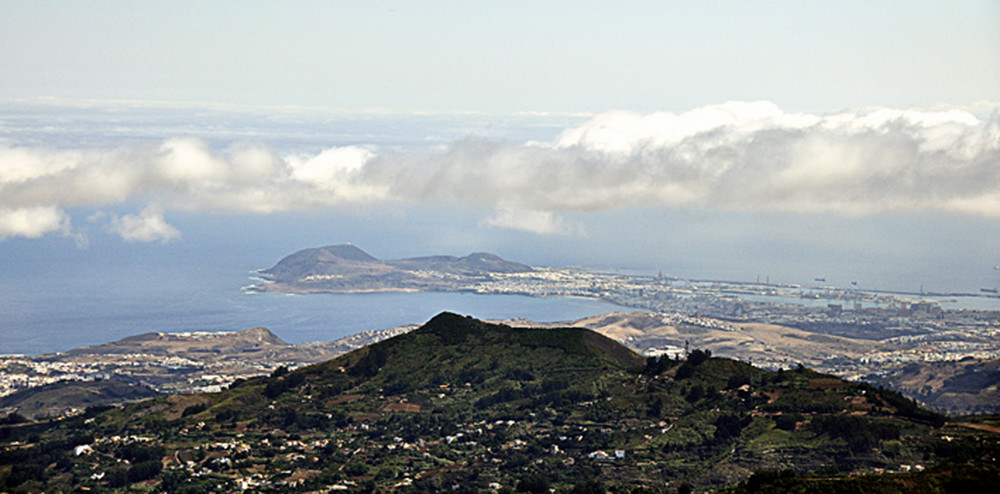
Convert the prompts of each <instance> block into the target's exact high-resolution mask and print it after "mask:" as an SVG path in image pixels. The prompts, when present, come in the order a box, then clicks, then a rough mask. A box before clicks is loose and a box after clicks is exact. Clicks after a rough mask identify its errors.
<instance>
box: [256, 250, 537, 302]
mask: <svg viewBox="0 0 1000 494" xmlns="http://www.w3.org/2000/svg"><path fill="white" fill-rule="evenodd" d="M532 271H534V269H533V268H532V267H530V266H526V265H524V264H519V263H516V262H510V261H505V260H503V259H501V258H500V257H499V256H496V255H494V254H489V253H486V252H475V253H472V254H469V255H467V256H465V257H455V256H427V257H414V258H409V259H397V260H388V261H383V260H379V259H376V258H375V257H373V256H371V255H369V254H368V253H367V252H365V251H363V250H361V249H359V248H357V247H355V246H353V245H350V244H341V245H331V246H327V247H319V248H315V249H305V250H300V251H298V252H296V253H294V254H291V255H289V256H287V257H285V258H284V259H282V260H281V261H279V262H278V264H276V265H275V266H274V267H272V268H270V269H266V270H262V271H260V274H261V276H262V277H263V278H264V279H265V280H266V281H267V283H264V284H260V285H253V286H250V287H248V288H247V290H248V291H256V292H281V293H358V292H415V291H475V289H476V287H477V286H479V285H480V284H481V283H483V282H485V281H489V280H490V279H492V278H491V276H492V275H493V274H495V273H502V274H512V273H529V272H532Z"/></svg>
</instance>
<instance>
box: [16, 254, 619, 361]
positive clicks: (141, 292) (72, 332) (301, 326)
mask: <svg viewBox="0 0 1000 494" xmlns="http://www.w3.org/2000/svg"><path fill="white" fill-rule="evenodd" d="M28 242H30V241H21V240H16V239H15V240H10V241H8V244H6V245H3V247H4V249H2V250H0V254H2V255H3V257H2V261H3V262H2V263H0V354H29V355H34V354H40V353H51V352H59V351H65V350H69V349H72V348H78V347H81V346H87V345H94V344H100V343H105V342H109V341H115V340H118V339H121V338H124V337H127V336H130V335H135V334H141V333H146V332H168V333H169V332H186V331H238V330H243V329H248V328H252V327H257V326H264V327H267V328H269V329H270V330H271V331H273V332H274V333H275V334H277V335H278V336H279V337H281V338H282V339H284V340H285V341H287V342H289V343H304V342H311V341H330V340H335V339H337V338H340V337H343V336H347V335H350V334H354V333H357V332H359V331H364V330H370V329H383V328H390V327H394V326H399V325H404V324H410V323H422V322H425V321H427V320H428V319H430V318H431V317H433V316H434V315H435V314H437V313H439V312H442V311H451V312H456V313H460V314H464V315H472V316H474V317H478V318H495V319H500V318H511V317H523V318H528V319H532V320H535V321H564V320H572V319H576V318H580V317H585V316H589V315H594V314H601V313H605V312H611V311H615V310H623V309H622V308H621V307H618V306H614V305H611V304H607V303H602V302H598V301H592V300H583V299H575V298H550V299H538V298H530V297H523V296H493V295H489V296H487V295H475V294H463V293H379V294H315V295H284V294H271V293H267V294H250V293H245V292H244V291H242V290H241V287H243V286H246V285H248V284H250V283H252V279H251V278H252V277H253V275H254V273H253V271H254V270H256V269H261V268H267V267H270V266H271V265H273V264H274V263H275V262H276V261H277V260H278V259H279V258H280V257H275V258H270V259H268V258H266V256H261V255H259V253H257V252H255V251H254V250H253V249H252V248H244V249H236V250H228V249H224V250H215V251H212V250H211V249H209V250H208V251H207V252H205V251H203V252H190V251H189V250H188V249H186V248H182V247H181V246H179V245H174V246H164V247H159V249H157V248H156V247H152V248H151V247H149V246H134V247H132V246H125V247H122V248H116V249H102V248H96V247H95V246H91V247H90V248H87V249H76V248H72V247H71V248H68V249H67V248H65V246H63V247H62V248H55V247H53V248H52V250H51V251H48V249H46V247H47V246H49V244H50V243H46V242H38V241H35V243H34V244H29V243H28ZM11 243H14V244H17V243H23V244H24V245H22V246H20V247H27V246H30V247H32V248H14V247H18V246H14V245H10V244H11ZM150 251H153V252H150Z"/></svg>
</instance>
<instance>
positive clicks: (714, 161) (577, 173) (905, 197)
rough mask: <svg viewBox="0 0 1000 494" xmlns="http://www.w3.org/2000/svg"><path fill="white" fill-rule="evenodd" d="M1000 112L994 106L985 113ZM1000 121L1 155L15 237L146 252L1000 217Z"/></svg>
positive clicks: (811, 120) (676, 127) (6, 219)
mask: <svg viewBox="0 0 1000 494" xmlns="http://www.w3.org/2000/svg"><path fill="white" fill-rule="evenodd" d="M977 108H979V109H982V108H994V109H996V108H997V107H996V106H995V105H993V106H990V105H978V106H977ZM998 115H1000V113H997V112H996V110H994V113H993V116H992V117H989V118H986V119H982V118H980V117H977V116H976V115H974V114H973V113H972V112H971V110H969V109H962V108H939V109H934V110H910V109H904V110H899V109H890V108H870V109H862V110H857V111H849V112H841V113H836V114H829V115H814V114H806V113H789V112H784V111H782V110H781V109H780V108H778V107H777V106H776V105H774V104H772V103H770V102H731V103H724V104H720V105H712V106H706V107H702V108H696V109H693V110H690V111H687V112H683V113H670V112H656V113H649V114H638V113H631V112H609V113H604V114H600V115H596V116H594V117H593V118H591V119H590V120H588V121H586V122H584V123H582V124H580V125H578V126H575V127H571V128H567V129H564V130H563V131H562V132H561V133H560V134H559V135H558V137H556V138H555V139H553V140H552V141H551V142H542V143H539V142H523V143H522V142H505V141H495V140H488V139H477V138H468V139H463V140H459V141H456V142H453V143H452V144H450V145H449V146H446V147H444V148H440V147H435V148H428V149H423V150H412V151H405V152H404V151H385V152H380V151H378V150H377V149H375V148H370V147H367V146H362V145H360V144H359V145H353V146H338V147H331V148H329V149H326V150H323V151H321V152H318V153H315V154H308V155H303V154H289V155H284V156H283V155H280V154H278V153H277V152H276V151H274V150H273V149H272V148H270V147H268V146H267V145H266V143H250V144H247V143H244V144H237V145H233V146H230V147H228V148H224V149H216V148H214V147H213V146H211V145H209V144H208V143H207V141H204V140H201V139H196V138H190V137H185V138H171V137H169V136H165V137H166V138H165V139H164V140H163V141H162V142H160V143H158V144H145V145H130V146H123V147H120V148H114V149H70V150H53V149H47V148H44V147H39V146H18V145H15V144H0V238H6V237H11V236H24V237H37V236H40V235H44V234H46V233H50V232H60V231H61V232H64V233H65V232H68V231H69V224H70V220H69V218H68V216H67V215H66V213H65V211H66V210H68V209H69V208H74V207H88V208H97V209H100V208H105V207H110V206H117V205H121V204H125V203H135V202H139V203H145V204H156V205H157V207H156V208H147V209H145V210H144V211H142V212H140V213H138V214H131V215H124V216H121V217H116V216H108V217H107V218H105V219H104V220H103V221H107V222H108V227H107V228H108V230H109V231H114V232H115V233H118V234H120V235H122V236H123V237H124V238H126V239H130V240H133V241H163V240H170V239H173V238H177V236H178V234H179V233H178V232H177V230H176V229H174V228H173V227H171V226H170V225H168V224H167V223H166V222H165V221H164V219H163V212H164V211H169V210H184V211H188V212H193V213H200V212H220V211H225V212H242V213H258V214H266V213H271V212H276V211H296V210H316V209H323V208H366V207H377V206H378V205H380V204H384V203H396V204H403V205H406V204H426V203H434V204H454V205H456V206H459V207H476V208H484V209H487V210H492V211H494V213H493V214H492V215H490V216H488V217H486V218H484V219H483V220H482V222H481V225H483V226H490V227H497V228H511V229H519V230H523V231H529V232H534V233H538V234H542V235H550V234H561V235H566V234H570V235H572V234H581V233H582V229H581V228H580V226H579V225H576V224H570V223H568V222H567V221H566V220H565V219H564V217H565V216H566V214H567V213H587V212H594V211H604V210H611V209H616V208H623V207H640V208H641V207H647V206H649V207H676V208H712V209H720V210H736V211H781V212H797V213H805V214H808V213H816V212H823V213H834V214H841V215H868V214H875V213H883V212H914V211H947V212H953V213H958V214H975V215H985V216H991V217H1000V207H998V206H1000V165H998V164H1000V117H998Z"/></svg>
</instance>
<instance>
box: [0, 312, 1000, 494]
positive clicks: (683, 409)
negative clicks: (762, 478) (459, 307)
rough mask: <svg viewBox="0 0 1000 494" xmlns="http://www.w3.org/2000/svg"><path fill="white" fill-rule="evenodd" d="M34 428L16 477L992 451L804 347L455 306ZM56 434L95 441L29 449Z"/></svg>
mask: <svg viewBox="0 0 1000 494" xmlns="http://www.w3.org/2000/svg"><path fill="white" fill-rule="evenodd" d="M995 425H996V424H994V423H993V422H989V421H988V420H987V422H985V423H982V424H981V426H982V427H984V428H986V429H990V428H993V427H995ZM32 433H36V434H39V441H40V442H38V443H37V445H35V443H34V442H33V443H32V444H33V445H35V446H34V447H27V448H25V447H22V446H21V445H20V443H18V446H17V447H16V449H11V448H13V447H11V448H7V447H5V449H4V451H3V453H2V454H3V455H6V456H4V457H3V458H8V459H9V458H13V457H14V456H16V457H17V458H19V460H18V462H19V463H18V464H31V465H40V466H39V467H38V468H37V469H35V470H30V471H22V470H20V469H14V470H4V469H3V468H0V482H3V483H4V484H5V485H7V486H8V487H10V488H11V489H12V490H13V489H14V488H17V489H19V490H29V491H32V490H33V491H40V490H53V491H54V490H72V488H74V487H87V488H89V489H98V488H120V487H124V486H127V485H128V484H129V483H136V482H138V483H142V485H143V486H145V487H147V488H153V489H160V490H179V489H180V488H182V487H183V488H190V489H192V490H194V489H195V488H196V487H197V486H207V485H211V486H212V487H213V488H218V489H220V490H223V491H237V490H241V489H245V488H254V487H255V486H256V487H259V488H261V489H286V488H291V486H293V485H294V486H295V488H297V489H304V490H310V491H318V490H332V489H344V488H347V489H366V490H404V491H412V492H439V491H441V490H449V489H459V490H468V491H488V490H496V489H498V488H510V489H514V488H518V489H520V490H534V489H528V486H531V485H536V486H544V489H541V488H540V490H539V492H547V491H548V489H549V488H550V487H551V488H554V489H556V490H557V491H570V490H572V489H584V488H586V487H587V486H588V485H590V486H591V487H594V489H592V490H591V492H604V491H606V490H612V491H616V492H617V491H622V490H629V491H633V492H676V491H677V490H678V489H679V488H681V487H682V486H683V485H684V484H689V485H693V486H695V487H696V488H697V489H717V488H721V487H725V486H733V485H735V483H736V482H740V481H746V480H747V479H751V478H752V477H751V476H752V475H753V474H754V473H755V472H764V471H767V470H776V469H779V468H794V469H795V470H796V471H798V472H800V473H808V472H814V473H822V474H823V475H824V477H823V478H824V479H825V480H824V481H825V482H835V481H837V480H838V479H844V480H845V481H846V480H847V479H850V478H854V477H847V476H845V474H848V473H874V472H877V471H881V470H896V471H898V470H899V469H901V468H903V467H902V466H903V465H908V467H907V468H910V467H911V466H914V465H916V466H919V468H920V469H923V468H924V467H925V466H927V467H930V466H933V465H942V464H947V463H948V462H956V461H957V462H965V464H966V465H968V468H972V469H973V470H974V471H975V472H980V471H985V472H990V471H991V470H989V469H990V468H993V469H995V464H996V460H995V458H997V457H998V453H1000V441H998V437H1000V435H997V434H994V433H991V432H986V431H985V429H984V430H978V429H973V428H969V427H966V426H963V425H962V424H951V423H948V422H947V420H946V419H945V418H944V417H943V416H940V415H937V414H934V413H931V412H928V411H926V410H923V409H921V408H920V407H919V406H917V405H916V404H915V403H914V402H912V401H911V400H908V399H906V398H904V397H902V396H901V395H899V394H898V393H894V392H891V391H887V390H884V389H880V388H875V387H873V386H870V385H867V384H862V383H851V382H848V381H844V380H842V379H839V378H836V377H833V376H828V375H824V374H820V373H818V372H815V371H811V370H809V369H806V368H804V367H801V366H800V367H798V368H795V369H789V370H782V371H777V372H775V371H767V370H763V369H758V368H756V367H753V366H751V365H749V364H746V363H743V362H739V361H735V360H729V359H722V358H717V357H713V356H712V355H711V353H710V352H707V351H703V350H700V349H696V350H693V351H691V352H690V353H689V354H688V355H687V357H686V358H684V359H673V358H664V357H661V358H647V359H643V358H642V357H640V356H639V355H637V354H635V353H634V352H632V351H630V350H628V349H627V348H625V347H623V346H621V345H620V344H618V343H617V342H615V341H613V340H610V339H608V338H606V337H604V336H600V335H598V334H596V333H594V332H592V331H589V330H587V329H583V328H514V327H510V326H507V325H503V324H494V323H488V322H484V321H479V320H476V319H473V318H471V317H467V316H460V315H457V314H452V313H442V314H439V315H438V316H435V317H434V318H432V319H431V320H430V321H428V322H427V323H425V324H424V325H422V326H421V327H420V328H417V329H415V330H413V331H410V332H407V333H404V334H402V335H399V336H396V337H393V338H390V339H387V340H384V341H381V342H379V343H375V344H372V345H368V346H366V347H363V348H360V349H358V350H355V351H353V352H350V353H348V354H346V355H343V356H341V357H338V358H336V359H333V360H330V361H327V362H323V363H319V364H314V365H311V366H306V367H303V368H300V369H296V370H293V371H288V370H287V369H282V368H279V369H278V370H276V371H275V372H274V373H272V375H270V376H266V377H258V378H252V379H247V380H244V381H240V382H237V383H234V385H232V386H231V387H230V388H229V389H228V390H225V391H223V392H220V393H210V394H195V395H171V396H168V397H164V398H157V399H153V400H150V401H146V402H141V403H135V404H129V405H126V406H124V407H122V408H120V409H113V410H108V411H105V412H100V413H98V412H96V411H95V412H94V413H87V414H85V415H84V416H81V417H78V418H75V419H69V420H66V421H63V422H57V423H54V424H52V425H47V426H46V427H45V429H44V430H42V429H39V428H38V427H34V428H33V427H32V426H27V427H15V428H9V429H3V430H0V437H9V440H10V441H27V440H28V437H29V436H30V435H31V434H32ZM4 434H6V435H7V436H4ZM81 434H84V435H85V436H81ZM112 434H114V435H117V436H119V437H137V438H138V437H141V438H146V439H143V441H145V442H143V443H141V448H142V451H145V452H146V453H144V454H143V455H141V458H142V459H144V460H141V459H137V458H140V456H137V455H136V451H135V448H139V447H140V446H135V447H133V448H131V449H130V448H126V447H124V446H122V445H115V444H114V443H112V442H109V441H106V439H105V438H107V437H110V436H111V435H112ZM88 437H89V439H87V438H88ZM51 444H76V445H80V444H83V445H87V446H89V447H91V448H92V449H93V450H94V451H95V452H97V453H99V454H97V455H91V456H89V457H74V456H71V455H69V456H66V457H63V459H57V458H52V457H46V458H44V459H43V458H41V457H39V455H42V454H46V453H45V452H46V451H49V449H50V448H49V446H44V445H51ZM55 460H58V461H55ZM124 460H129V461H130V462H132V463H131V466H129V465H130V464H129V463H123V461H124ZM6 461H11V460H6ZM142 461H148V462H149V463H148V465H144V466H142V467H140V463H141V462H142ZM3 464H4V461H0V465H3ZM834 466H836V468H841V469H842V471H838V470H831V469H832V468H834ZM914 468H915V467H914ZM60 469H63V470H60ZM78 470H79V472H78ZM59 472H71V473H73V475H62V474H59ZM82 472H86V473H85V474H83V473H82ZM101 472H105V473H106V474H107V475H106V476H104V475H100V476H97V477H95V474H100V473H101ZM15 473H16V474H17V475H16V476H15V475H14V474H15ZM73 479H77V480H76V481H74V480H73ZM88 479H89V480H88ZM116 479H117V480H116ZM74 482H77V484H74ZM206 482H211V483H210V484H206ZM850 482H856V480H852V481H850ZM748 485H750V484H748ZM837 485H851V486H856V484H851V483H847V484H837ZM834 492H835V491H834ZM887 492H902V491H900V490H898V489H897V490H893V491H887Z"/></svg>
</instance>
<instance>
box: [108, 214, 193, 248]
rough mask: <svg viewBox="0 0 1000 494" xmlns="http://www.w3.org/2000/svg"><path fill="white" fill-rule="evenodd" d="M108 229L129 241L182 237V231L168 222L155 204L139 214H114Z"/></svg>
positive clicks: (162, 240) (165, 240) (166, 239)
mask: <svg viewBox="0 0 1000 494" xmlns="http://www.w3.org/2000/svg"><path fill="white" fill-rule="evenodd" d="M108 231H109V232H111V233H114V234H117V235H118V236H120V237H121V238H123V239H125V240H126V241H129V242H153V241H157V240H158V241H160V242H169V241H171V240H174V239H177V238H180V236H181V232H179V231H178V230H177V229H176V228H174V227H172V226H170V225H169V224H167V222H166V220H164V219H163V213H162V212H161V211H159V210H158V208H156V207H154V206H150V207H147V208H146V209H144V210H142V212H141V213H139V214H138V215H131V214H126V215H124V216H121V217H119V216H112V217H111V222H110V223H109V224H108Z"/></svg>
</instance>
